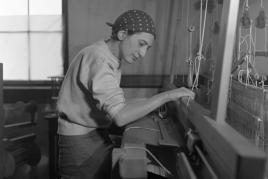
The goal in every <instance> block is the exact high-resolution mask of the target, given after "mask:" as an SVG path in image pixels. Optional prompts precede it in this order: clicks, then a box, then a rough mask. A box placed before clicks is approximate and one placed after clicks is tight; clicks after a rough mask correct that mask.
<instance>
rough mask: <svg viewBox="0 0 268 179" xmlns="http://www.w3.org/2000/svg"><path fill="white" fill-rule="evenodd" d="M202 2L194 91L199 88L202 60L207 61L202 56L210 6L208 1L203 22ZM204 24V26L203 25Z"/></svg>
mask: <svg viewBox="0 0 268 179" xmlns="http://www.w3.org/2000/svg"><path fill="white" fill-rule="evenodd" d="M202 4H203V3H202V0H201V5H200V24H199V26H200V30H199V35H200V36H199V50H198V52H197V56H196V57H195V60H194V63H195V65H194V67H195V80H194V83H193V87H192V90H193V89H194V88H197V87H198V80H199V73H200V66H201V60H202V59H205V58H204V56H203V55H202V50H203V42H204V34H205V28H206V19H207V5H208V0H206V7H205V14H204V20H203V21H202V14H203V13H202ZM202 23H203V25H202Z"/></svg>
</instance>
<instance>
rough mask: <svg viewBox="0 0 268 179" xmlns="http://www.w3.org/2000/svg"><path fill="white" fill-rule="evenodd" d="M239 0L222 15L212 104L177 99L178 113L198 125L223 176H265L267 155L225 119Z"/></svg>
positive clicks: (228, 0) (191, 124) (188, 126)
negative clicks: (210, 106) (208, 105)
mask: <svg viewBox="0 0 268 179" xmlns="http://www.w3.org/2000/svg"><path fill="white" fill-rule="evenodd" d="M239 3H240V1H238V0H225V1H224V3H223V10H222V16H221V30H220V36H219V41H218V42H219V43H218V44H219V48H218V56H217V63H216V69H215V78H214V79H215V80H214V84H213V85H214V87H213V96H212V108H211V110H210V111H209V110H207V109H205V108H203V107H202V106H200V105H199V104H197V103H196V102H194V101H190V104H189V105H187V100H181V101H180V102H179V103H176V108H175V111H176V114H175V116H177V118H179V120H180V122H181V123H182V125H183V127H184V129H185V131H187V130H189V129H191V128H194V129H195V130H196V131H197V132H198V134H199V136H200V138H201V140H202V144H203V146H204V150H205V151H206V152H207V156H208V158H209V161H210V162H211V164H212V166H213V169H214V170H215V172H216V174H217V176H218V177H219V178H222V179H225V178H228V179H235V178H241V179H247V178H248V179H250V178H255V179H261V178H263V177H264V171H265V162H266V159H265V158H266V156H265V153H264V152H262V151H260V150H259V149H258V148H257V147H256V146H254V145H253V144H251V143H250V142H249V141H248V140H247V139H246V138H244V137H243V136H242V135H240V134H239V133H238V132H237V131H236V130H234V129H233V128H232V127H230V126H229V125H228V124H226V122H225V117H226V110H227V102H228V91H229V82H230V74H231V66H232V59H233V49H234V48H233V47H234V42H235V34H236V27H237V18H238V10H239Z"/></svg>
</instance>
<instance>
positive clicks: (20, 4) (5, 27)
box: [0, 0, 63, 80]
mask: <svg viewBox="0 0 268 179" xmlns="http://www.w3.org/2000/svg"><path fill="white" fill-rule="evenodd" d="M61 3H62V0H0V62H1V63H3V71H4V75H3V77H4V80H49V78H48V77H49V76H58V75H62V74H63V60H62V28H63V27H62V15H61V14H62V8H61V7H62V4H61Z"/></svg>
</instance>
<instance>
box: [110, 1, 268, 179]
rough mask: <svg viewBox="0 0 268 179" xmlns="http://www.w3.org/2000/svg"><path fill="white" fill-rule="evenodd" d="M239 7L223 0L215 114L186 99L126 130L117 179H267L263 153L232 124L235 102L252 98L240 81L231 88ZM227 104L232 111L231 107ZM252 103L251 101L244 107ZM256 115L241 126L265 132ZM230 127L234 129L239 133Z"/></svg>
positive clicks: (115, 171)
mask: <svg viewBox="0 0 268 179" xmlns="http://www.w3.org/2000/svg"><path fill="white" fill-rule="evenodd" d="M238 8H239V1H231V0H226V1H223V11H222V17H221V25H220V27H222V28H221V29H220V34H219V35H220V36H219V48H218V49H219V51H218V53H217V54H218V56H217V64H216V69H215V76H214V81H213V90H212V103H211V104H212V105H211V109H207V108H205V107H204V106H202V105H201V104H199V103H198V102H197V101H191V100H189V99H187V98H182V99H181V100H179V101H174V102H170V103H167V104H166V105H165V106H164V107H163V106H162V107H161V108H159V109H158V110H156V111H154V112H153V113H152V114H150V115H149V116H147V117H145V118H144V119H142V120H140V121H137V122H135V123H132V124H130V125H129V126H127V127H126V129H125V132H124V134H123V139H122V143H121V146H120V147H119V148H116V149H114V151H113V172H112V173H113V178H124V179H125V178H128V179H129V178H156V177H158V176H160V177H162V178H178V179H179V178H182V179H184V178H187V179H188V178H190V179H196V178H201V179H226V178H228V179H237V178H238V179H251V178H254V179H262V178H264V175H265V163H266V155H265V153H264V151H262V150H260V149H259V148H258V147H256V145H254V144H253V143H252V142H250V141H249V140H248V139H246V138H245V137H244V136H242V135H241V134H240V133H239V132H238V131H239V130H235V129H234V128H235V127H236V126H238V125H236V123H237V122H236V121H234V120H233V119H236V118H238V117H241V116H238V115H242V112H241V111H239V110H238V109H240V107H239V106H238V105H236V104H235V103H234V102H235V101H236V100H237V99H238V98H239V97H241V96H242V95H241V91H244V93H247V92H245V90H244V88H241V87H239V86H238V85H236V83H235V82H233V83H232V86H229V83H230V74H231V71H232V69H231V66H232V57H233V48H234V42H235V33H236V24H237V16H238ZM227 34H228V35H227ZM232 81H233V80H232ZM232 81H231V82H232ZM170 86H173V87H174V85H170ZM167 88H170V87H167ZM230 88H233V89H234V90H233V93H232V95H234V93H236V95H235V96H236V97H235V98H232V101H228V100H229V95H228V91H229V89H230ZM257 93H258V91H257ZM258 94H260V93H258ZM245 95H247V94H245ZM197 98H198V95H197ZM266 98H267V95H266V93H264V94H263V96H260V99H262V100H265V99H266ZM228 102H230V104H231V105H230V106H231V107H230V108H232V110H230V109H229V108H228V107H227V104H228ZM251 103H252V99H247V100H245V102H244V104H247V105H251ZM253 103H254V104H257V103H258V102H257V101H256V100H255V101H253ZM258 104H259V103H258ZM266 107H267V104H266ZM256 109H258V110H260V111H259V114H260V112H262V113H261V114H262V115H267V112H264V111H267V110H265V109H262V108H259V106H256ZM263 112H264V113H263ZM243 114H245V113H243ZM256 116H257V115H255V116H254V115H245V116H242V118H245V119H246V120H241V121H240V123H253V124H254V125H252V126H253V127H255V128H258V129H262V123H261V120H260V118H258V117H256ZM227 123H229V124H234V125H232V126H234V128H233V127H231V126H230V125H228V124H227ZM260 131H263V130H260ZM265 133H267V131H263V133H258V134H257V133H254V132H253V130H251V129H248V134H249V135H250V136H252V138H254V139H255V138H256V136H257V137H259V136H260V137H259V139H262V138H261V137H263V136H264V135H265ZM263 140H265V139H262V140H259V143H258V145H262V144H263Z"/></svg>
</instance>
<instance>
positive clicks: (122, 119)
mask: <svg viewBox="0 0 268 179" xmlns="http://www.w3.org/2000/svg"><path fill="white" fill-rule="evenodd" d="M183 96H189V97H190V98H191V99H193V98H194V96H195V94H194V93H193V92H192V91H190V90H189V89H187V88H184V87H182V88H178V89H173V90H169V91H165V92H162V93H159V94H157V95H154V96H152V97H150V98H137V99H133V100H130V101H128V102H126V104H125V106H124V107H123V108H122V109H120V110H119V112H118V113H117V114H116V115H115V116H114V122H115V124H116V125H117V126H124V125H126V124H128V123H130V122H133V121H136V120H138V119H140V118H142V117H144V116H146V115H147V114H149V113H150V112H152V111H153V110H155V109H156V108H158V107H159V106H161V105H163V104H165V103H166V102H169V101H175V100H177V99H179V98H181V97H183Z"/></svg>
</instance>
